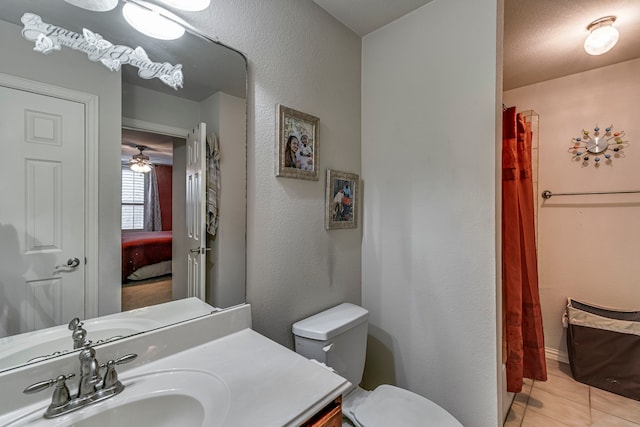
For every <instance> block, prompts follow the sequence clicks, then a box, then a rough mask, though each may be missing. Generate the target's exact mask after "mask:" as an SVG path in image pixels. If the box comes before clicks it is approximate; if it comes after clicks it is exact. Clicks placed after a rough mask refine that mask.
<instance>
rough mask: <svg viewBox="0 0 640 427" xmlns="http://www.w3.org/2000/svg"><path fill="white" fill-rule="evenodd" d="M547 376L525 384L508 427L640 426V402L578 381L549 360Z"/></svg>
mask: <svg viewBox="0 0 640 427" xmlns="http://www.w3.org/2000/svg"><path fill="white" fill-rule="evenodd" d="M547 374H548V375H547V377H548V379H547V381H544V382H542V381H532V380H528V379H527V380H525V385H524V386H523V387H522V392H521V393H518V394H517V395H516V397H515V399H514V401H513V404H512V405H511V409H510V410H509V414H508V415H507V420H506V421H505V423H504V426H505V427H514V426H520V427H563V426H580V427H582V426H597V427H633V426H640V401H637V400H633V399H627V398H625V397H622V396H619V395H617V394H613V393H609V392H607V391H604V390H600V389H598V388H595V387H590V386H588V385H586V384H582V383H580V382H577V381H575V380H574V379H573V377H572V376H571V372H570V370H569V365H567V364H566V363H560V362H557V361H554V360H547Z"/></svg>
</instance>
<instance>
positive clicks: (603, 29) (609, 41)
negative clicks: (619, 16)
mask: <svg viewBox="0 0 640 427" xmlns="http://www.w3.org/2000/svg"><path fill="white" fill-rule="evenodd" d="M615 20H616V17H615V16H605V17H603V18H600V19H596V20H595V21H593V22H592V23H591V24H589V25H588V26H587V30H589V35H588V36H587V39H586V40H585V41H584V50H585V51H586V52H587V53H588V54H589V55H602V54H603V53H607V52H609V51H610V50H611V49H612V48H613V47H614V46H615V45H616V43H617V42H618V37H619V34H618V30H617V29H616V28H615V27H614V26H613V23H614V22H615Z"/></svg>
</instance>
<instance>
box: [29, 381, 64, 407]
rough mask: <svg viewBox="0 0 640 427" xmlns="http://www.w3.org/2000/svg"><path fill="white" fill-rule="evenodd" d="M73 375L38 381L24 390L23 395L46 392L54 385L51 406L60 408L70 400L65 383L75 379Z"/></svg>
mask: <svg viewBox="0 0 640 427" xmlns="http://www.w3.org/2000/svg"><path fill="white" fill-rule="evenodd" d="M75 376H76V375H75V374H68V375H59V376H57V377H56V378H52V379H50V380H46V381H39V382H37V383H35V384H31V385H30V386H29V387H27V388H25V389H24V390H23V391H22V392H23V393H24V394H33V393H38V392H40V391H42V390H46V389H48V388H49V387H51V386H52V385H55V386H56V388H55V390H54V391H53V397H52V398H51V406H52V407H53V406H60V405H63V404H65V403H67V402H68V401H69V400H71V397H70V394H69V388H68V387H67V384H66V381H67V380H68V379H71V378H73V377H75Z"/></svg>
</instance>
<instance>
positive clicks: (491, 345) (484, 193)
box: [362, 0, 499, 426]
mask: <svg viewBox="0 0 640 427" xmlns="http://www.w3.org/2000/svg"><path fill="white" fill-rule="evenodd" d="M497 8H498V6H497V2H496V1H495V0H481V1H480V0H479V1H474V2H469V1H465V0H434V1H432V2H431V3H428V4H427V5H425V6H423V7H422V8H420V9H418V10H416V11H415V12H413V13H410V14H409V15H406V16H404V17H403V18H400V19H399V20H397V21H395V22H394V23H392V24H390V25H388V26H386V27H383V28H381V29H380V30H378V31H376V32H373V33H371V34H369V35H367V36H365V37H364V38H363V56H362V58H363V59H362V69H363V74H362V75H363V84H362V92H363V97H362V174H363V177H364V180H365V183H366V185H365V194H364V198H365V204H364V240H363V249H362V252H363V254H362V271H363V289H362V302H363V305H364V306H365V307H366V308H367V309H369V310H370V315H371V317H370V334H371V337H370V340H371V342H373V343H374V344H375V348H376V352H375V354H372V352H369V354H368V355H367V357H368V358H369V359H368V363H373V364H374V366H375V367H376V371H377V372H375V374H378V375H380V374H383V375H384V377H386V378H395V380H396V382H397V383H398V384H399V385H400V386H402V387H407V388H409V389H410V390H412V391H415V392H417V393H420V394H422V395H424V396H426V397H428V398H430V399H431V400H433V401H435V402H437V403H438V404H440V405H442V406H443V407H445V408H446V409H448V410H449V411H450V412H451V413H452V414H453V415H454V416H456V417H457V418H458V419H459V420H460V422H461V423H462V424H463V425H465V426H496V425H498V419H499V416H498V398H497V396H498V393H497V390H498V381H497V379H498V372H497V371H498V370H497V364H498V354H497V341H496V313H497V307H496V299H497V295H496V258H497V256H496V244H495V235H496V227H495V224H496V197H497V195H496V192H495V187H496V176H495V175H496V173H495V170H496V148H495V147H496V142H497V141H496V122H497V117H496V111H497V106H496V91H497V89H498V88H497V83H496V80H497V75H496V58H497V49H496V40H497V36H496V28H497V25H496V22H497V21H496V16H497V13H496V12H497ZM471 29H473V30H471ZM372 348H373V347H372ZM380 359H381V360H380ZM369 366H371V365H369ZM389 371H391V372H390V373H389ZM367 373H368V374H370V372H369V371H368V372H367Z"/></svg>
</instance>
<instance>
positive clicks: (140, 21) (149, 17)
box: [122, 2, 185, 40]
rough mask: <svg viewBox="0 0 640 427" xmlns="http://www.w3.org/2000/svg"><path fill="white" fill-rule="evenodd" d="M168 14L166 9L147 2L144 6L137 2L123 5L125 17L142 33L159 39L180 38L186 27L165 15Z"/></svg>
mask: <svg viewBox="0 0 640 427" xmlns="http://www.w3.org/2000/svg"><path fill="white" fill-rule="evenodd" d="M140 3H141V4H143V3H142V2H140ZM168 14H169V12H167V11H166V10H164V9H162V8H160V7H157V6H155V5H152V4H150V3H146V2H144V7H143V6H140V5H138V4H136V3H126V4H125V5H124V6H123V7H122V15H123V16H124V19H125V20H126V21H127V22H128V23H129V25H131V26H132V27H133V28H135V29H136V30H138V31H139V32H141V33H142V34H144V35H147V36H149V37H153V38H154V39H159V40H175V39H179V38H180V37H182V35H183V34H184V31H185V30H184V27H183V26H182V25H180V24H178V23H176V22H174V21H172V20H170V19H168V18H166V17H165V16H163V15H168Z"/></svg>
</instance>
